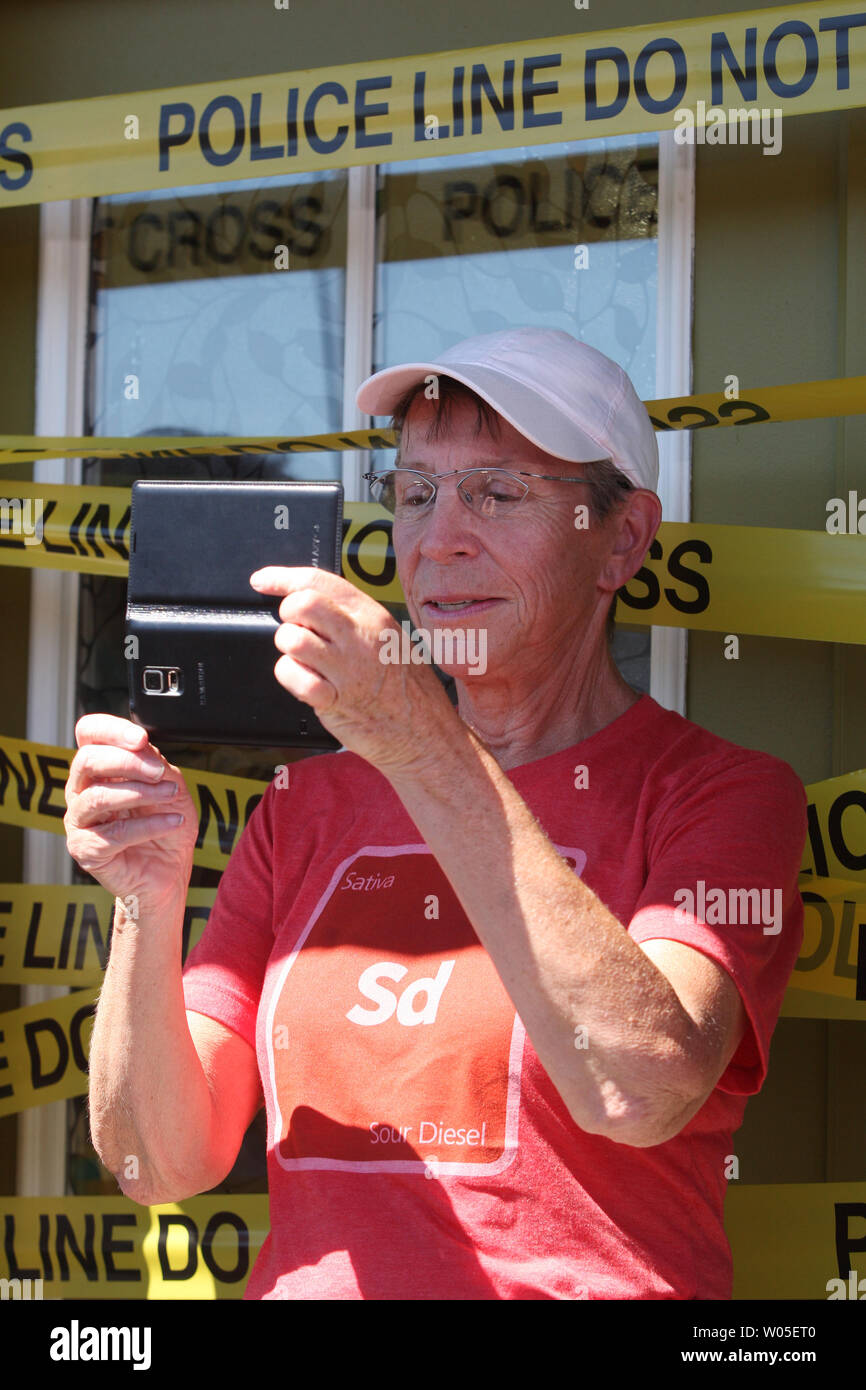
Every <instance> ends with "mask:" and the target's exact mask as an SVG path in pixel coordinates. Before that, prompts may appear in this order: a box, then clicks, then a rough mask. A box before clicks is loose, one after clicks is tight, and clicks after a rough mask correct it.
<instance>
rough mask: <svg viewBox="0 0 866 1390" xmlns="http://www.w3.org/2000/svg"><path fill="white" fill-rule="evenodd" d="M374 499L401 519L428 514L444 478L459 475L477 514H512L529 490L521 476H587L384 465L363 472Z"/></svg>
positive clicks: (550, 478) (565, 480)
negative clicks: (434, 470)
mask: <svg viewBox="0 0 866 1390" xmlns="http://www.w3.org/2000/svg"><path fill="white" fill-rule="evenodd" d="M363 477H364V478H366V480H367V482H368V483H369V484H370V492H371V493H372V496H373V501H374V502H378V503H379V505H380V506H382V507H384V508H385V510H386V511H389V512H391V514H392V515H393V516H394V517H396V518H397V520H398V521H408V520H412V519H413V518H416V517H418V516H419V515H420V516H427V515H429V513H430V512H431V511H432V508H433V501H434V499H435V497H436V494H437V492H438V491H439V485H440V483H441V482H442V479H443V478H458V479H459V480H460V481H459V482H458V483H457V491H458V493H459V494H460V497H461V498H462V500H463V501H464V502H465V504H466V506H467V507H468V508H469V510H470V511H471V512H475V513H476V514H477V515H478V516H484V517H492V518H501V517H503V516H509V515H511V513H512V512H513V511H514V510H515V508H516V507H519V505H520V503H521V502H522V501H523V499H524V498H525V497H526V496H527V494H528V493H529V490H530V489H529V485H528V484H527V483H524V482H522V481H521V479H522V478H543V479H545V481H546V482H550V483H584V482H586V479H585V478H563V477H561V476H560V475H559V474H557V473H526V472H524V471H523V470H521V469H518V470H516V471H512V470H511V469H510V468H467V469H465V470H463V471H461V470H460V469H456V468H455V469H454V471H453V472H451V473H436V474H430V473H419V472H418V471H417V470H416V469H414V468H385V469H380V470H378V471H376V472H373V473H364V474H363Z"/></svg>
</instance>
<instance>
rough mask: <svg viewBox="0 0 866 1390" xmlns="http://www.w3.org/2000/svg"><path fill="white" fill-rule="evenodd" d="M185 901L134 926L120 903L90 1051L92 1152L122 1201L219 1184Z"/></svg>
mask: <svg viewBox="0 0 866 1390" xmlns="http://www.w3.org/2000/svg"><path fill="white" fill-rule="evenodd" d="M184 901H185V893H184V894H179V895H178V896H177V897H176V900H171V901H170V902H168V903H167V904H166V906H165V908H164V910H162V911H157V910H155V909H153V908H149V909H147V910H146V911H144V910H143V911H142V913H141V915H140V916H138V917H137V918H136V917H134V916H131V915H130V913H129V912H128V911H127V910H126V908H125V907H124V904H123V902H121V901H120V900H118V902H117V906H116V909H115V916H114V929H113V933H112V940H111V954H110V957H109V961H108V966H107V968H106V972H105V982H104V985H103V988H102V992H101V994H100V998H99V1004H98V1007H97V1011H96V1020H95V1023H94V1027H93V1036H92V1039H91V1045H90V1090H89V1099H90V1124H91V1133H92V1137H93V1143H94V1147H95V1148H96V1151H97V1153H98V1154H99V1156H100V1158H101V1160H102V1162H103V1163H104V1164H105V1166H106V1167H107V1168H108V1169H109V1170H110V1171H111V1172H112V1173H113V1174H114V1175H115V1177H116V1178H117V1181H118V1183H119V1185H120V1187H121V1188H122V1189H123V1191H124V1192H125V1193H126V1195H127V1196H129V1197H132V1198H133V1199H134V1200H135V1201H137V1202H142V1203H144V1204H146V1205H152V1204H153V1203H155V1202H164V1201H179V1200H181V1199H182V1198H183V1197H187V1196H192V1195H193V1194H195V1193H197V1192H202V1191H207V1190H208V1189H209V1188H210V1187H213V1186H214V1185H215V1184H216V1183H217V1182H219V1181H221V1179H222V1177H224V1175H225V1174H224V1172H222V1171H221V1167H222V1165H223V1164H224V1162H225V1161H226V1155H223V1154H222V1153H221V1151H220V1144H219V1140H218V1133H217V1132H216V1131H215V1126H214V1119H213V1107H212V1102H211V1095H210V1090H209V1087H208V1084H207V1079H206V1077H205V1074H204V1071H203V1069H202V1064H201V1061H200V1059H199V1056H198V1053H197V1051H196V1048H195V1045H194V1043H193V1040H192V1037H191V1035H190V1031H189V1026H188V1024H187V1019H186V1009H185V1005H184V998H183V986H182V975H181V926H182V920H183V910H184ZM227 1158H228V1162H229V1166H230V1164H231V1159H232V1155H228V1156H227Z"/></svg>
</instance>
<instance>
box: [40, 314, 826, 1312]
mask: <svg viewBox="0 0 866 1390" xmlns="http://www.w3.org/2000/svg"><path fill="white" fill-rule="evenodd" d="M358 400H359V404H360V405H361V407H362V409H364V410H366V411H369V413H370V414H385V413H387V412H390V411H393V412H394V421H395V427H398V428H400V430H401V435H400V454H399V457H398V460H397V471H396V472H395V473H393V474H392V475H386V476H380V475H379V474H376V475H373V492H374V496H378V497H379V498H380V499H381V500H382V502H383V503H384V504H385V505H387V506H389V507H390V508H391V509H392V510H393V512H394V546H395V551H396V555H397V563H398V572H399V575H400V579H401V583H402V586H403V590H404V593H405V595H406V600H407V604H408V608H409V612H410V614H411V617H412V619H413V623H414V624H415V626H416V627H418V628H423V629H424V630H425V631H426V632H427V633H428V634H429V633H434V634H435V632H436V631H437V630H444V629H445V628H447V629H449V630H450V631H451V632H452V633H453V632H460V631H463V632H465V633H468V632H469V630H470V629H474V630H475V636H476V638H480V636H481V634H483V637H484V648H485V653H486V663H485V668H484V670H483V671H481V670H480V669H479V668H478V667H477V666H476V668H474V669H473V668H471V667H469V665H468V663H467V661H466V660H465V659H464V661H463V663H462V665H461V663H460V659H459V657H460V648H459V646H458V645H457V644H454V648H455V651H456V656H455V661H454V663H453V664H452V665H451V666H449V667H447V668H446V670H447V673H448V674H450V675H452V676H454V678H455V681H456V688H457V693H458V703H457V708H456V709H455V708H454V706H453V705H452V704H451V702H450V701H449V699H448V697H447V695H446V693H445V691H444V689H443V687H442V685H441V684H440V682H439V681H438V680H437V678H436V676H435V675H434V673H433V671H432V670H431V669H430V667H429V664H427V663H425V662H423V661H415V662H409V663H406V664H400V663H398V662H394V661H392V660H389V659H383V658H387V652H388V651H389V650H392V648H391V645H390V644H389V643H386V642H384V641H383V637H384V636H386V635H387V633H388V632H389V631H391V630H393V629H394V628H395V627H396V624H395V623H394V621H393V620H392V619H391V618H390V617H389V615H388V614H387V612H386V611H385V610H384V609H383V608H382V607H381V606H380V605H379V604H377V603H376V602H375V601H374V600H373V599H372V598H370V597H368V596H367V595H364V594H362V593H360V592H359V591H358V590H356V589H355V588H354V587H353V586H352V585H350V584H349V583H347V582H346V581H345V580H343V579H341V578H339V577H337V576H334V575H331V574H328V573H324V572H321V571H317V570H279V569H273V568H270V569H264V570H261V571H259V572H258V573H257V574H256V575H254V576H252V579H251V582H252V584H253V586H254V587H255V588H256V589H257V590H258V591H259V592H260V593H266V594H276V595H284V597H283V599H282V603H281V605H280V619H281V626H280V628H279V630H278V632H277V634H276V637H275V642H276V646H277V648H278V650H279V651H280V652H281V653H282V655H281V656H280V658H279V660H278V661H277V663H276V666H275V675H276V678H277V680H279V681H280V683H281V684H282V685H283V686H284V687H285V688H286V689H287V690H289V691H290V692H291V693H292V694H294V695H295V696H297V697H299V698H301V699H303V700H306V701H307V702H308V703H309V704H310V705H311V706H312V707H313V708H314V709H315V711H316V713H317V714H318V716H319V718H320V719H321V720H322V722H323V723H324V724H325V725H326V727H327V728H329V729H330V730H331V732H332V733H333V734H335V735H336V737H337V738H339V739H340V740H341V742H342V744H343V750H344V751H341V752H339V753H336V754H328V755H324V756H321V757H316V758H313V759H308V760H306V761H304V762H302V763H300V764H295V765H293V766H292V768H291V781H290V786H289V787H288V788H283V787H278V786H277V785H276V784H275V783H272V784H271V785H270V787H269V788H268V791H267V793H266V794H265V796H264V798H263V799H262V802H261V803H260V805H259V806H258V807H257V809H256V811H255V812H254V814H253V816H252V817H251V819H250V822H249V824H248V826H247V828H246V830H245V832H244V835H243V836H242V839H241V841H240V843H239V845H238V848H237V849H236V851H235V854H234V855H233V856H232V859H231V861H230V863H229V865H228V867H227V869H226V871H225V873H224V875H223V878H222V881H221V885H220V889H219V893H218V897H217V901H216V903H215V906H214V909H213V912H212V914H211V917H210V920H209V923H208V927H207V930H206V932H205V934H204V936H203V938H202V941H201V942H200V943H199V945H198V947H197V948H196V950H195V951H194V952H193V953H192V954H191V956H190V959H189V960H188V962H187V964H186V967H185V970H184V973H183V975H182V974H181V960H180V924H181V920H182V915H183V904H184V899H185V893H186V887H187V884H188V880H189V873H190V867H191V862H192V851H193V844H194V840H195V835H196V824H195V815H194V811H193V807H192V803H191V801H190V798H189V796H188V794H187V792H186V788H185V786H184V784H183V779H182V777H181V775H180V773H179V770H178V769H177V768H176V767H174V766H173V765H171V764H169V763H168V762H167V761H166V760H165V759H164V758H163V757H162V756H161V755H160V754H159V753H158V752H157V751H156V750H155V749H153V748H151V747H149V745H148V743H147V740H146V738H145V736H144V734H143V732H142V731H141V730H139V729H136V728H135V727H134V726H133V725H131V724H129V723H128V722H127V721H124V720H117V719H112V718H110V717H108V716H98V715H94V716H88V717H86V718H84V719H82V720H81V721H80V722H79V725H78V729H77V737H78V741H79V745H80V750H81V751H80V752H79V753H78V754H77V755H76V758H75V760H74V762H73V765H72V768H71V771H70V778H69V787H68V793H67V796H68V803H69V811H68V815H67V829H68V842H69V848H70V852H71V853H72V854H73V856H74V857H75V858H76V859H77V860H78V862H79V863H80V864H81V865H82V867H84V868H85V869H87V870H88V871H89V872H90V873H92V874H94V875H95V876H96V877H97V878H98V879H99V881H100V882H101V883H103V884H104V885H105V886H106V887H107V888H108V889H109V890H110V891H111V892H113V893H114V894H115V895H116V896H117V898H118V900H119V901H118V906H117V913H116V919H115V928H114V936H113V940H112V949H111V959H110V961H109V965H108V968H107V971H106V979H105V986H104V989H103V991H102V996H101V999H100V1004H99V1009H98V1013H97V1018H96V1023H95V1027H94V1033H93V1041H92V1045H91V1062H90V1067H91V1084H90V1108H91V1117H92V1129H93V1139H94V1144H95V1146H96V1148H97V1151H98V1152H99V1154H100V1156H101V1158H102V1160H103V1162H104V1163H105V1164H106V1166H107V1167H108V1168H109V1169H110V1170H111V1171H112V1172H114V1173H115V1174H116V1175H118V1181H119V1183H120V1185H121V1187H122V1188H123V1190H124V1192H126V1193H127V1194H128V1195H129V1196H130V1197H133V1198H134V1199H135V1200H136V1201H139V1202H142V1203H147V1204H151V1203H156V1202H164V1201H179V1200H182V1199H183V1198H185V1197H188V1196H190V1195H193V1194H194V1193H198V1192H202V1191H206V1190H208V1189H209V1188H211V1187H213V1186H215V1185H216V1184H217V1183H219V1182H220V1181H222V1180H223V1179H224V1178H225V1176H226V1175H227V1173H228V1172H229V1171H230V1169H231V1167H232V1165H233V1162H234V1159H235V1157H236V1155H237V1152H238V1149H239V1147H240V1143H241V1140H242V1138H243V1135H244V1133H245V1131H246V1128H247V1126H248V1124H249V1122H250V1120H251V1119H252V1117H253V1115H254V1114H255V1112H256V1109H257V1108H258V1106H259V1105H260V1104H261V1103H262V1100H264V1103H265V1104H266V1107H267V1113H268V1172H269V1192H270V1206H271V1233H270V1235H269V1236H268V1239H267V1241H266V1243H265V1246H264V1248H263V1250H262V1252H261V1254H260V1256H259V1259H258V1261H257V1263H256V1266H255V1268H254V1270H253V1272H252V1275H251V1277H250V1280H249V1283H248V1286H247V1290H246V1294H245V1296H246V1297H247V1298H268V1299H277V1298H287V1299H321V1298H328V1299H338V1298H339V1299H343V1298H346V1299H349V1298H418V1299H420V1298H457V1299H463V1298H584V1297H587V1298H694V1297H699V1298H727V1297H730V1292H731V1278H732V1273H731V1260H730V1251H729V1248H728V1245H727V1241H726V1238H725V1235H724V1228H723V1223H722V1215H723V1203H724V1191H725V1186H726V1181H727V1176H728V1174H729V1172H730V1169H729V1167H728V1166H727V1165H728V1161H729V1159H730V1156H731V1152H732V1135H733V1132H734V1131H735V1130H736V1128H737V1127H738V1126H739V1124H740V1122H741V1119H742V1114H743V1109H744V1107H745V1101H746V1097H747V1096H748V1095H749V1094H752V1093H754V1092H755V1091H757V1090H758V1089H760V1086H761V1084H762V1082H763V1079H764V1076H765V1074H766V1065H767V1055H768V1049H769V1040H770V1037H771V1034H772V1031H773V1028H774V1026H775V1022H776V1018H777V1016H778V1011H779V1007H780V1004H781V999H782V995H783V993H784V989H785V985H786V983H787V979H788V976H789V974H790V971H791V969H792V966H793V963H794V961H795V960H796V957H797V954H798V952H799V948H800V944H801V940H802V904H801V901H800V898H799V894H798V891H797V871H798V868H799V863H800V856H801V852H802V847H803V842H804V838H805V796H804V793H803V788H802V786H801V785H800V783H799V781H798V779H797V778H796V777H795V776H794V774H793V773H792V771H791V770H790V768H788V767H787V766H786V765H785V764H784V763H781V762H779V761H778V760H776V759H773V758H770V757H768V756H766V755H764V754H761V753H756V752H750V751H748V750H745V749H740V748H737V747H736V746H735V745H733V744H730V743H727V742H725V741H724V740H722V739H719V738H717V737H715V736H714V735H712V734H709V733H707V732H706V731H704V730H701V729H699V728H698V727H697V726H696V725H694V724H691V723H689V722H688V721H686V720H684V719H682V718H680V717H679V716H678V715H674V714H671V713H670V712H668V711H665V710H663V709H661V708H660V707H659V706H658V705H657V704H656V703H655V702H654V701H653V700H651V699H650V698H649V697H648V696H640V695H639V694H638V693H637V692H635V691H634V690H632V689H631V688H630V687H629V686H627V685H626V684H625V682H624V681H623V680H622V678H621V677H620V675H619V673H618V672H617V670H616V667H615V666H614V663H613V661H612V658H611V655H610V650H609V643H608V641H607V635H606V632H607V626H608V616H609V611H610V609H611V606H612V603H613V600H614V598H615V595H616V592H617V590H618V589H619V588H620V587H621V586H622V585H623V584H624V583H626V582H627V581H628V579H629V578H630V577H631V576H633V575H634V574H635V573H636V572H637V570H638V568H639V567H640V565H641V563H642V561H643V559H644V557H645V555H646V552H647V549H648V548H649V545H650V542H651V540H652V537H653V535H654V534H655V531H656V529H657V526H658V523H659V520H660V505H659V501H658V497H657V495H656V492H655V487H656V480H657V467H658V465H657V453H656V449H655V440H654V435H653V432H652V428H651V426H650V423H649V419H648V417H647V414H646V411H645V409H644V408H643V406H642V405H641V403H640V402H639V401H638V399H637V397H636V395H635V393H634V391H633V389H632V387H631V384H630V383H629V382H628V379H627V378H626V377H625V375H624V373H622V371H621V370H620V369H619V368H618V367H616V366H615V364H614V363H612V362H610V361H609V360H608V359H607V358H605V357H603V356H602V355H601V354H599V353H596V352H594V351H593V350H592V349H591V348H588V347H586V346H585V345H584V344H580V343H577V342H576V341H575V340H574V339H573V338H571V337H570V336H569V335H567V334H564V333H559V332H554V331H550V330H536V329H517V330H514V331H512V332H508V333H497V334H491V335H484V336H483V337H480V338H476V339H469V340H467V341H466V342H464V343H461V344H458V345H457V346H456V347H454V348H452V349H450V350H449V351H448V352H447V353H445V354H443V355H442V356H441V357H440V358H439V359H438V360H437V361H435V362H433V363H429V362H428V363H413V364H408V365H407V366H405V367H400V368H391V369H388V371H385V372H380V373H377V374H376V375H375V376H374V377H372V378H370V379H369V380H368V381H367V382H366V383H365V384H364V386H362V388H361V390H360V391H359V393H358ZM478 646H479V643H478V642H476V644H475V647H474V650H476V651H477V650H478ZM468 650H469V643H468V642H467V643H466V647H465V649H464V652H463V655H464V657H465V655H466V652H467V651H468ZM699 885H703V886H704V890H703V897H701V896H700V892H699V891H698V890H699ZM712 894H715V895H716V896H715V897H713V898H712V901H713V903H714V907H715V912H714V914H711V912H710V910H709V908H707V907H705V903H707V902H709V901H710V900H711V896H712ZM762 894H763V896H762ZM130 895H134V899H137V904H138V910H137V916H136V918H135V919H133V918H131V917H130V915H129V913H128V912H127V910H126V908H125V906H124V903H123V900H124V899H127V898H130ZM756 895H757V896H756ZM131 900H132V899H131ZM721 902H724V904H725V905H726V906H727V904H731V905H732V910H731V911H730V912H728V911H727V910H726V912H725V915H724V916H721V915H720V911H719V907H718V904H719V903H721ZM756 902H757V903H758V904H759V905H760V904H772V905H773V913H772V915H766V914H764V915H762V914H761V913H760V912H758V911H756V910H754V905H755V903H756ZM735 909H738V910H739V915H738V912H737V910H735ZM130 1154H135V1155H137V1156H138V1159H139V1163H138V1177H137V1178H136V1179H128V1178H126V1177H125V1176H124V1170H125V1160H126V1159H127V1157H128V1155H130ZM126 1168H127V1169H128V1168H129V1165H128V1164H126Z"/></svg>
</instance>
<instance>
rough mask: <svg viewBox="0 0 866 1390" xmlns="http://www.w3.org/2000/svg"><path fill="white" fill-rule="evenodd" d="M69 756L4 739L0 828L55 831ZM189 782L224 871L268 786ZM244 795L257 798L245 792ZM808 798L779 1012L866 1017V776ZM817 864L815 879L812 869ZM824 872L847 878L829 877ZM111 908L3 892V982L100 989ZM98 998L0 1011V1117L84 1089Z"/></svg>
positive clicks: (188, 923)
mask: <svg viewBox="0 0 866 1390" xmlns="http://www.w3.org/2000/svg"><path fill="white" fill-rule="evenodd" d="M71 757H72V753H71V751H70V750H68V749H63V748H51V747H47V746H45V745H39V744H30V743H26V742H24V741H23V740H20V739H8V738H3V737H0V823H11V824H17V825H28V826H37V827H41V828H43V829H52V830H58V831H60V830H62V825H61V823H60V819H59V818H58V816H57V814H56V812H54V811H53V810H48V809H47V808H48V807H49V806H53V805H54V804H55V801H56V795H57V789H58V788H59V787H62V786H63V781H64V780H65V778H63V777H61V776H60V775H59V774H60V772H61V770H65V769H66V768H68V765H69V761H70V760H71ZM184 775H185V777H186V780H187V784H188V785H189V787H190V791H191V793H192V795H193V799H194V800H195V801H196V804H197V806H198V807H199V814H200V824H199V836H198V842H199V844H200V845H201V846H202V848H201V849H199V850H197V851H196V853H197V855H202V854H203V853H204V854H205V855H206V856H207V862H208V863H210V864H211V865H212V866H215V867H224V865H225V863H226V862H227V860H228V855H229V853H230V850H231V847H232V845H233V844H234V843H235V841H236V838H237V835H238V833H239V830H240V828H241V826H240V824H239V815H240V808H241V807H244V810H245V818H246V817H248V815H249V814H250V813H251V811H252V809H253V806H254V805H255V804H256V802H257V800H258V797H259V796H260V794H261V792H262V790H263V789H264V785H265V784H264V783H261V782H255V781H252V780H250V779H245V778H233V777H228V776H225V775H221V776H220V777H219V778H218V779H217V778H216V774H213V773H207V774H205V773H201V772H198V771H197V770H192V769H187V770H185V772H184ZM202 779H206V780H204V781H203V780H202ZM248 788H254V789H255V791H254V792H253V793H252V794H248ZM806 790H807V797H808V822H809V837H808V839H807V842H806V846H805V849H804V854H803V865H802V871H801V878H800V886H801V892H802V893H803V897H804V904H805V909H806V911H805V930H804V941H803V947H802V950H801V953H800V958H799V960H798V961H797V964H796V966H795V968H794V973H793V975H792V978H791V981H790V985H789V988H788V991H787V993H786V995H785V999H784V1002H783V1006H782V1014H783V1015H784V1016H787V1017H805V1018H849V1019H861V1020H862V1019H866V771H860V772H855V773H849V774H846V775H845V776H843V777H835V778H831V779H829V780H827V781H824V782H818V783H815V784H814V785H812V786H810V787H808V788H807V789H806ZM220 798H222V800H220ZM34 807H35V809H34ZM40 807H41V809H40ZM57 811H60V807H59V806H57ZM61 814H62V813H61ZM211 817H215V820H216V827H217V831H218V834H217V836H216V840H217V843H216V844H214V843H213V839H214V836H213V824H212V821H211ZM217 848H218V850H219V852H218V853H217ZM816 866H818V867H819V868H820V869H821V871H822V872H821V873H819V874H816V873H815V868H816ZM828 868H829V869H830V870H831V871H832V873H833V874H834V875H838V874H839V872H840V869H841V871H842V872H844V873H845V874H847V875H848V877H847V878H846V879H841V878H839V877H832V878H831V877H827V876H826V872H825V871H826V870H827V869H828ZM214 892H215V890H213V889H191V890H190V891H189V894H188V897H187V906H186V911H185V915H184V926H183V931H184V953H186V951H187V950H188V949H189V948H190V946H191V945H193V944H194V943H195V941H197V940H198V937H199V935H200V933H201V931H202V930H203V928H204V924H205V922H206V920H207V916H208V914H209V911H210V906H211V904H212V901H213V896H214ZM111 907H112V900H111V899H110V898H109V895H108V894H107V893H105V892H104V891H103V890H101V889H98V888H92V887H85V888H66V887H60V886H51V885H12V884H7V885H0V929H2V930H3V936H2V937H0V941H2V942H3V963H2V969H0V983H10V984H12V983H33V984H35V983H42V984H53V985H59V984H65V983H68V984H73V985H78V986H83V985H85V984H93V983H98V982H99V980H100V979H101V974H102V970H103V968H104V964H105V960H106V958H107V945H108V935H109V926H110V922H111ZM10 919H11V920H10ZM96 997H97V991H95V990H92V991H86V990H80V991H77V992H76V993H74V994H71V995H68V996H65V997H62V998H60V999H51V1000H47V1001H46V1002H44V1003H41V1004H34V1005H27V1006H25V1007H24V1008H20V1009H11V1010H8V1011H7V1012H6V1013H4V1014H2V1015H0V1033H2V1036H0V1116H2V1115H4V1114H13V1113H16V1112H17V1111H19V1110H24V1109H28V1108H29V1107H31V1106H34V1105H44V1104H47V1103H48V1102H49V1101H53V1100H61V1099H65V1098H67V1097H70V1096H75V1095H83V1094H84V1093H85V1092H86V1090H87V1043H88V1040H89V1030H90V1026H91V1019H92V1014H93V1006H94V1003H95V1000H96Z"/></svg>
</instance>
